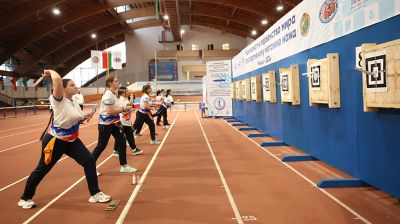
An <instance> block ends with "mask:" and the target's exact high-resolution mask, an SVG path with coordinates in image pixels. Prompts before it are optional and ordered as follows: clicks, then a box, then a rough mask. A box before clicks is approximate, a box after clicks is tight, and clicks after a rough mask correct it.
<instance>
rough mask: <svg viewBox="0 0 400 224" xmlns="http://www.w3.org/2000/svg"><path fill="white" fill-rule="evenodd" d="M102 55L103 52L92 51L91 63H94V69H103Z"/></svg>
mask: <svg viewBox="0 0 400 224" xmlns="http://www.w3.org/2000/svg"><path fill="white" fill-rule="evenodd" d="M101 54H102V52H101V51H90V61H91V63H92V68H102V56H101Z"/></svg>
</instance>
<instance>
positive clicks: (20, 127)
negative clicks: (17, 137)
mask: <svg viewBox="0 0 400 224" xmlns="http://www.w3.org/2000/svg"><path fill="white" fill-rule="evenodd" d="M39 125H43V124H42V123H40V124H33V125H27V126H23V127H18V128H12V129H7V130H2V131H0V133H2V132H6V131H14V130H18V129H23V128H27V127H34V126H39Z"/></svg>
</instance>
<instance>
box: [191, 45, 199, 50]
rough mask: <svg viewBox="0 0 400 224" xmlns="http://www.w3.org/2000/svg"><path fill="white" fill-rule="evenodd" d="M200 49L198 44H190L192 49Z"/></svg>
mask: <svg viewBox="0 0 400 224" xmlns="http://www.w3.org/2000/svg"><path fill="white" fill-rule="evenodd" d="M198 50H200V47H199V45H198V44H192V51H198Z"/></svg>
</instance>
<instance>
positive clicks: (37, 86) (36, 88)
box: [33, 79, 39, 92]
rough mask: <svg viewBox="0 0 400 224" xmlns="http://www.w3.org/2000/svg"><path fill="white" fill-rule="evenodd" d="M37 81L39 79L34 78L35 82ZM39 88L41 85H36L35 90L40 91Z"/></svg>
mask: <svg viewBox="0 0 400 224" xmlns="http://www.w3.org/2000/svg"><path fill="white" fill-rule="evenodd" d="M36 81H37V79H34V80H33V83H36ZM38 88H39V85H36V86H35V92H37V91H38Z"/></svg>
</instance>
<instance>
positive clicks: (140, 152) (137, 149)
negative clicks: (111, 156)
mask: <svg viewBox="0 0 400 224" xmlns="http://www.w3.org/2000/svg"><path fill="white" fill-rule="evenodd" d="M132 154H133V155H140V154H143V150H142V149H139V148H136V149H132Z"/></svg>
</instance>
